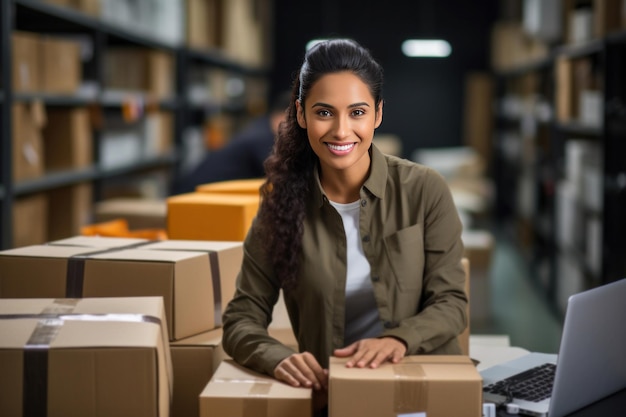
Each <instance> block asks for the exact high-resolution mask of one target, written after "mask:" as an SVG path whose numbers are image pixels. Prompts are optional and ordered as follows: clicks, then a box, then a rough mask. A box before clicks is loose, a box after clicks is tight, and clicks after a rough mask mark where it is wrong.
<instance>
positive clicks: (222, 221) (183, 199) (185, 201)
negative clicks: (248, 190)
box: [167, 192, 260, 241]
mask: <svg viewBox="0 0 626 417" xmlns="http://www.w3.org/2000/svg"><path fill="white" fill-rule="evenodd" d="M259 200H260V197H259V196H254V195H244V194H223V193H220V194H218V193H199V192H193V193H187V194H180V195H175V196H172V197H169V198H167V233H168V236H169V237H170V239H189V240H226V241H243V240H244V239H245V237H246V234H247V233H248V229H249V228H250V226H251V225H252V220H253V219H254V217H255V216H256V214H257V211H258V209H259Z"/></svg>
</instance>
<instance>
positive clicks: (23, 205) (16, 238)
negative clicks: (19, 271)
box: [0, 193, 48, 295]
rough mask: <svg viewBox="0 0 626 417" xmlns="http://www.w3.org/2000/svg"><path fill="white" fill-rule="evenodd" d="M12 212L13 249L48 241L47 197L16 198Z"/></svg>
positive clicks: (38, 195) (42, 194)
mask: <svg viewBox="0 0 626 417" xmlns="http://www.w3.org/2000/svg"><path fill="white" fill-rule="evenodd" d="M12 212H13V222H12V225H13V240H12V241H13V246H14V247H19V246H28V245H40V244H42V243H45V242H46V241H47V240H48V197H47V195H46V194H45V193H37V194H31V195H27V196H22V197H18V198H16V199H15V201H14V202H13V210H12ZM0 295H1V291H0Z"/></svg>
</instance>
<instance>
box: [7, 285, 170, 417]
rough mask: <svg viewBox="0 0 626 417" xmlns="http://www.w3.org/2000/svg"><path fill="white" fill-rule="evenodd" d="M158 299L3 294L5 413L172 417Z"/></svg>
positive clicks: (164, 325)
mask: <svg viewBox="0 0 626 417" xmlns="http://www.w3.org/2000/svg"><path fill="white" fill-rule="evenodd" d="M166 328H167V322H166V319H165V312H164V308H163V301H162V300H161V299H160V298H157V297H140V298H98V299H82V300H75V299H74V300H72V299H57V300H54V299H20V300H17V299H11V300H0V369H2V372H0V415H2V416H22V415H48V416H89V415H103V416H133V417H142V416H144V417H154V416H160V417H167V416H169V410H170V398H171V393H172V377H171V357H170V350H169V346H168V344H167V329H166Z"/></svg>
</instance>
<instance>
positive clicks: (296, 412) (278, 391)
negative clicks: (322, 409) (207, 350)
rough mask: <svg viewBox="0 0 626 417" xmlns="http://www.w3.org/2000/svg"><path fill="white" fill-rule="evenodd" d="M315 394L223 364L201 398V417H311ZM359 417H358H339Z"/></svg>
mask: <svg viewBox="0 0 626 417" xmlns="http://www.w3.org/2000/svg"><path fill="white" fill-rule="evenodd" d="M311 413H312V392H311V390H310V389H306V388H294V387H291V386H288V385H286V384H284V383H282V382H279V381H277V380H275V379H274V378H270V377H268V376H265V375H261V374H259V373H256V372H253V371H251V370H249V369H246V368H244V367H242V366H240V365H238V364H236V363H235V362H233V361H232V360H225V361H223V362H222V363H221V364H220V365H219V367H218V368H217V370H216V372H215V374H214V375H213V377H212V378H211V381H210V382H209V383H208V384H207V385H206V387H205V388H204V390H203V391H202V393H201V394H200V417H213V416H219V417H246V416H252V415H254V416H256V417H294V416H298V417H307V416H311ZM337 415H344V416H349V415H358V414H352V413H348V414H337Z"/></svg>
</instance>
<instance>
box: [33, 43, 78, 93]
mask: <svg viewBox="0 0 626 417" xmlns="http://www.w3.org/2000/svg"><path fill="white" fill-rule="evenodd" d="M39 42H40V44H39V54H40V61H39V62H40V65H41V71H40V73H39V76H40V87H41V91H43V92H46V93H55V94H75V93H77V92H78V89H79V88H80V83H81V80H82V63H81V57H80V44H79V43H78V42H76V41H73V40H70V39H63V38H61V37H55V36H47V35H42V36H41V37H40V41H39Z"/></svg>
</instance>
